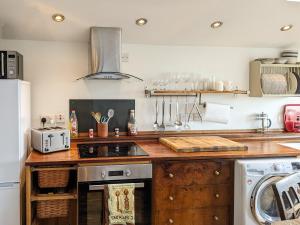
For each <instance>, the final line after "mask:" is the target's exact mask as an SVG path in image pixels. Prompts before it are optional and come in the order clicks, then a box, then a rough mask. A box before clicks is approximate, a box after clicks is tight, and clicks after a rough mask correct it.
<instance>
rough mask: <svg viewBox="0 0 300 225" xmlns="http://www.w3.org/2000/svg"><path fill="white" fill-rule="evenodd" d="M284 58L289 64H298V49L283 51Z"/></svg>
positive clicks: (282, 57)
mask: <svg viewBox="0 0 300 225" xmlns="http://www.w3.org/2000/svg"><path fill="white" fill-rule="evenodd" d="M280 59H282V60H286V63H288V64H296V63H297V59H298V50H284V51H282V52H281V58H280Z"/></svg>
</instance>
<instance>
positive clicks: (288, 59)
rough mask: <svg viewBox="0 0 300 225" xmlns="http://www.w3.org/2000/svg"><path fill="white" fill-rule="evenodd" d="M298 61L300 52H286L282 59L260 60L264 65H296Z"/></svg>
mask: <svg viewBox="0 0 300 225" xmlns="http://www.w3.org/2000/svg"><path fill="white" fill-rule="evenodd" d="M297 60H298V50H284V51H282V52H281V54H280V58H259V59H256V61H260V62H261V63H262V64H296V63H298V62H297Z"/></svg>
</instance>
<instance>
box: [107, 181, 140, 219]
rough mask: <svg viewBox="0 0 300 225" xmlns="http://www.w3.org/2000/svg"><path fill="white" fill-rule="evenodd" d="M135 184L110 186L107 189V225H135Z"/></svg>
mask: <svg viewBox="0 0 300 225" xmlns="http://www.w3.org/2000/svg"><path fill="white" fill-rule="evenodd" d="M134 190H135V184H133V183H127V184H108V185H106V187H105V194H104V195H105V201H106V203H107V204H105V205H107V207H105V213H104V217H105V223H104V224H106V225H114V224H118V225H129V224H130V225H134V224H135V216H134V214H135V212H134Z"/></svg>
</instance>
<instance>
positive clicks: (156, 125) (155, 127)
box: [153, 97, 159, 130]
mask: <svg viewBox="0 0 300 225" xmlns="http://www.w3.org/2000/svg"><path fill="white" fill-rule="evenodd" d="M157 119H158V100H157V97H156V100H155V122H154V123H153V129H154V130H157V129H158V127H159V125H158V122H157Z"/></svg>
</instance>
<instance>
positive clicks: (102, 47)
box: [78, 27, 143, 81]
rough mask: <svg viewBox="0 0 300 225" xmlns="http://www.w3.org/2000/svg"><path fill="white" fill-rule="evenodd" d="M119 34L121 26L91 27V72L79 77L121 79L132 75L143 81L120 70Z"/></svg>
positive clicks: (120, 45) (120, 41)
mask: <svg viewBox="0 0 300 225" xmlns="http://www.w3.org/2000/svg"><path fill="white" fill-rule="evenodd" d="M121 35H122V31H121V28H117V27H91V30H90V46H91V49H90V53H91V59H90V60H91V66H92V67H91V74H89V75H86V76H84V77H81V78H79V79H88V80H121V79H128V78H131V77H132V78H135V79H138V80H140V81H143V80H142V79H141V78H138V77H136V76H133V75H130V74H126V73H121V72H120V60H121V47H122V39H121ZM79 79H78V80H79Z"/></svg>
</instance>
